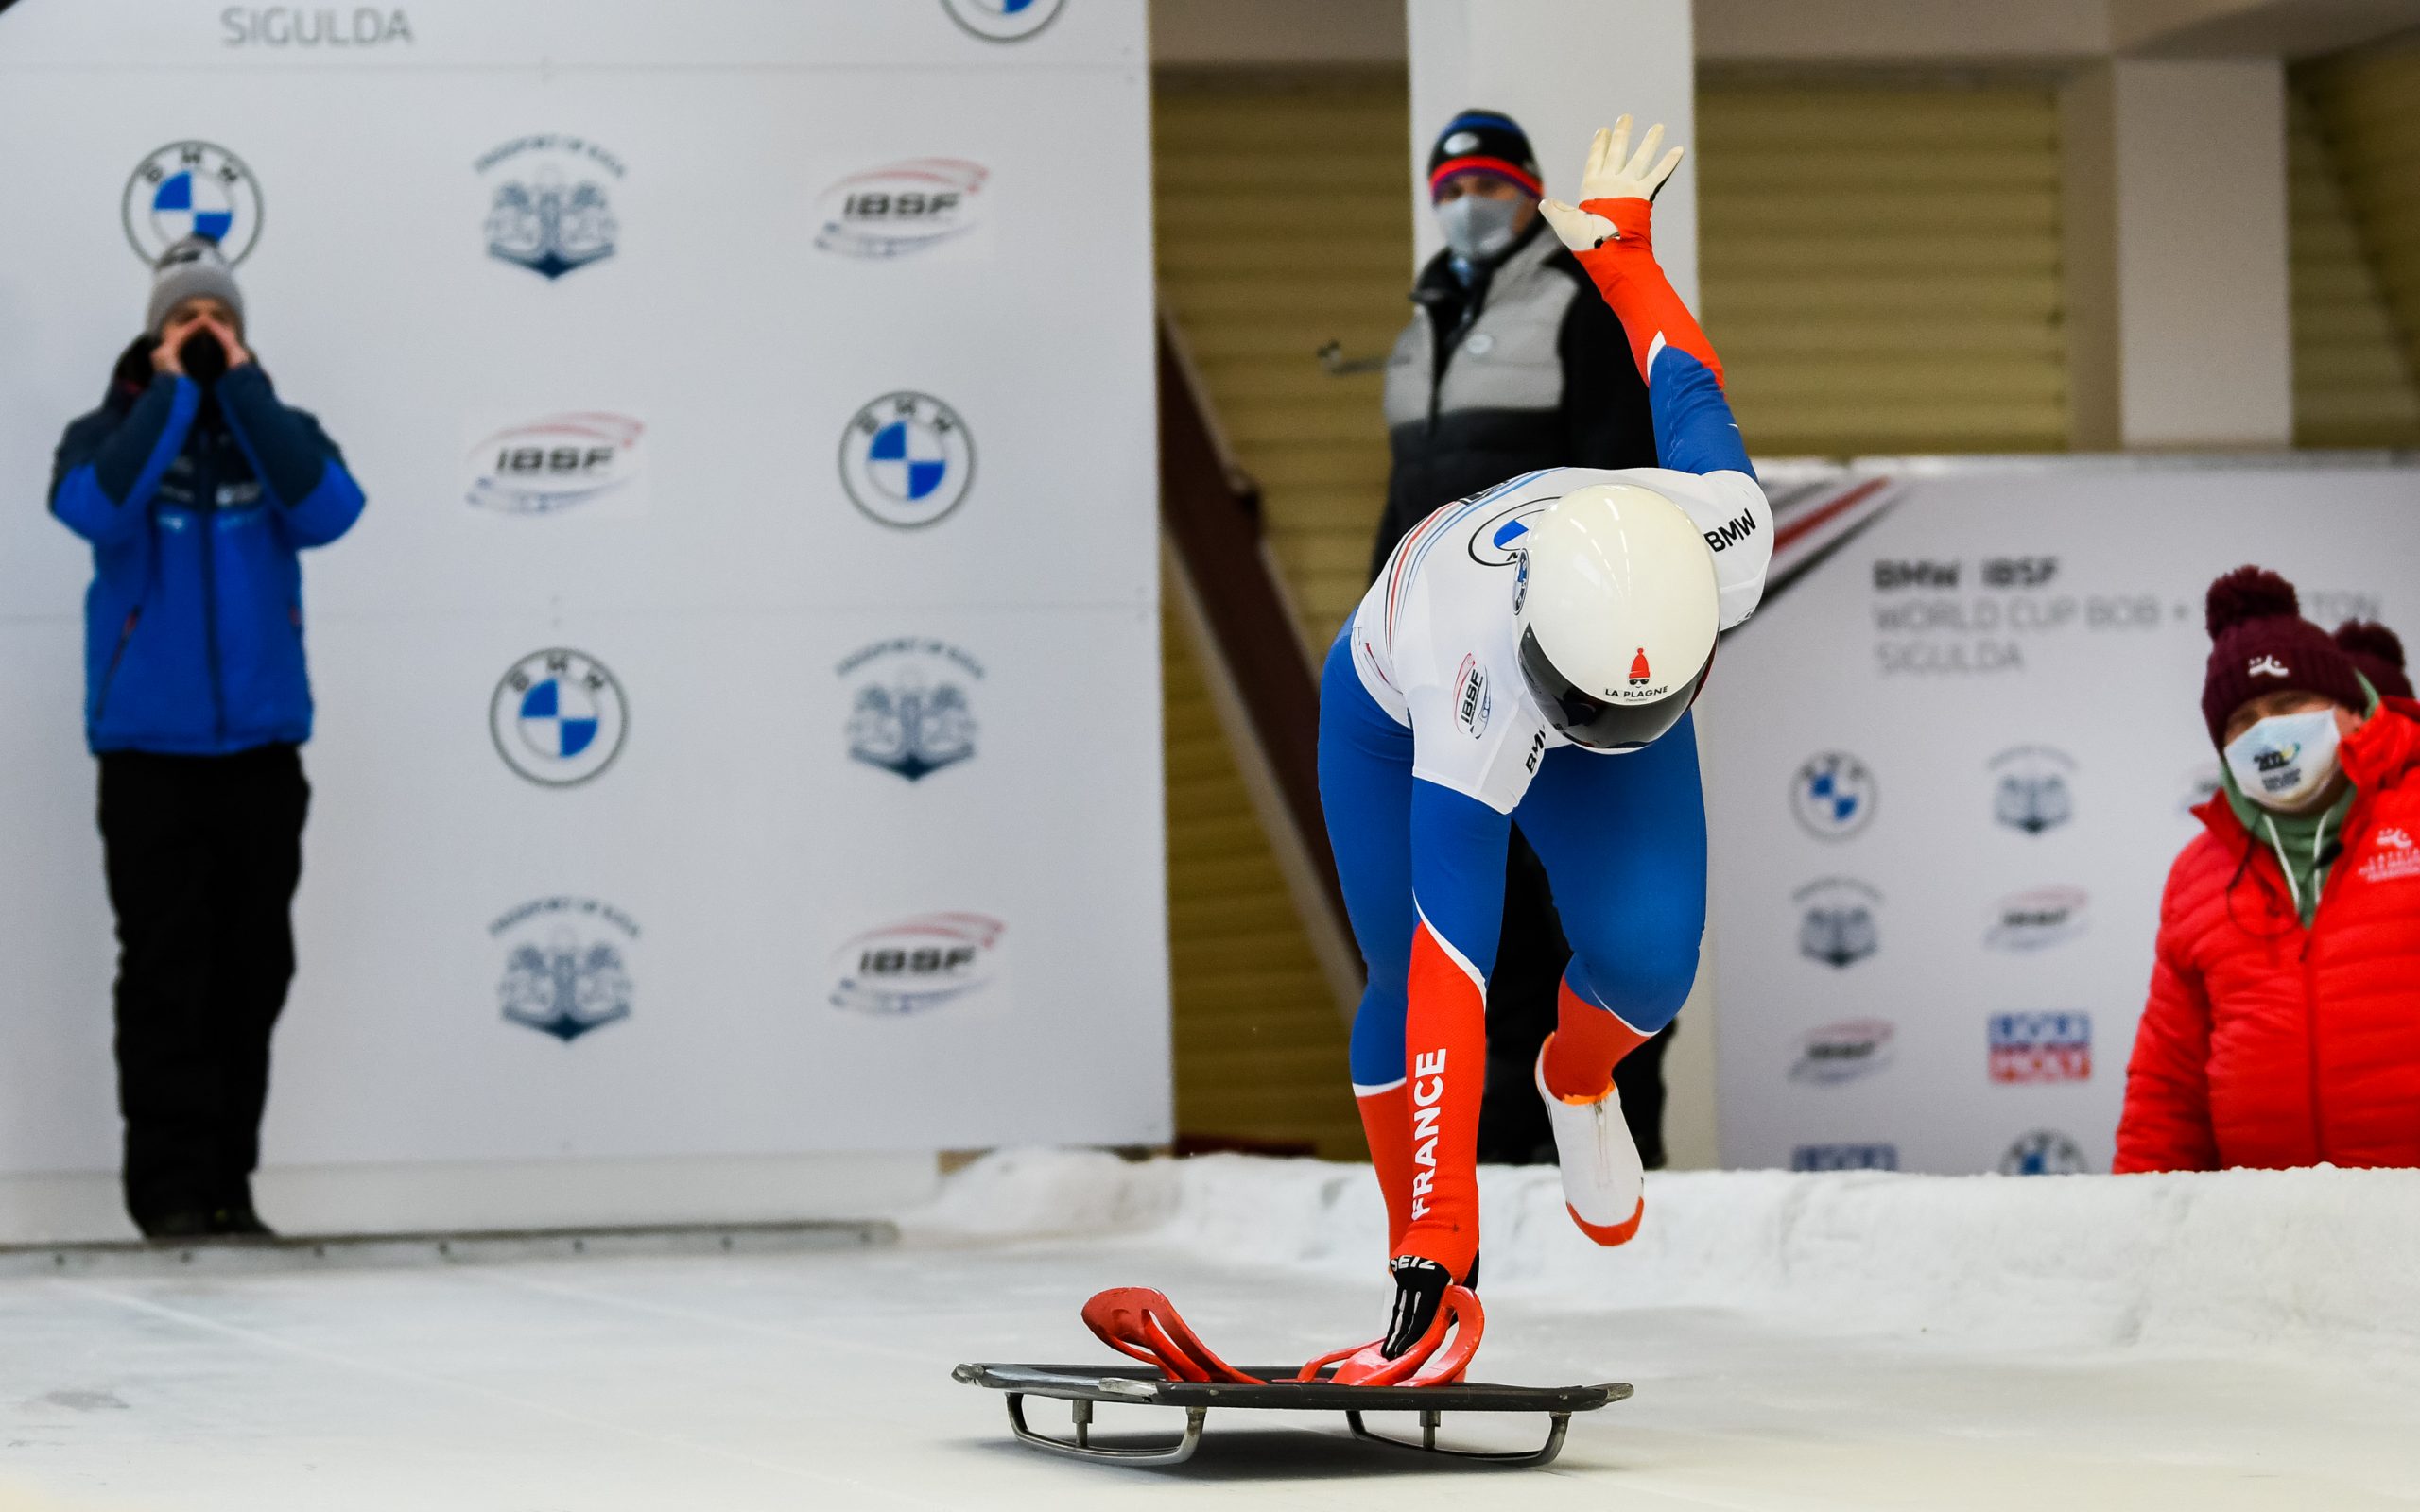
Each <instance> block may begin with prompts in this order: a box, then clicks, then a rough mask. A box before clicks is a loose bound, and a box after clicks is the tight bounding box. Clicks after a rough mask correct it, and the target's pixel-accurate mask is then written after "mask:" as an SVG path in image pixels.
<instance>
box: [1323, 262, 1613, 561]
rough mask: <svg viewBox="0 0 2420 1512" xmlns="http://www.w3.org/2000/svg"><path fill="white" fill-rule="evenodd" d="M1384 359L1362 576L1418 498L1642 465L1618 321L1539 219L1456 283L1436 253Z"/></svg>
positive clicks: (1429, 502)
mask: <svg viewBox="0 0 2420 1512" xmlns="http://www.w3.org/2000/svg"><path fill="white" fill-rule="evenodd" d="M1412 299H1413V300H1414V301H1417V302H1418V303H1419V304H1420V306H1421V308H1420V310H1419V311H1418V312H1417V313H1416V314H1414V315H1413V316H1412V318H1411V323H1410V324H1409V325H1407V326H1405V327H1404V329H1403V334H1402V335H1399V336H1397V337H1396V338H1395V346H1394V352H1393V354H1392V356H1391V357H1389V359H1388V362H1387V384H1386V416H1387V438H1388V441H1389V443H1390V445H1391V447H1392V451H1393V469H1392V472H1391V473H1390V474H1389V476H1388V479H1387V512H1386V519H1385V521H1384V523H1383V524H1381V525H1380V527H1379V531H1378V541H1377V543H1376V544H1377V550H1376V552H1375V553H1374V556H1373V558H1372V562H1373V565H1372V567H1371V572H1372V574H1373V575H1375V573H1376V572H1377V570H1378V568H1379V567H1380V566H1381V565H1383V564H1384V563H1385V561H1386V558H1387V554H1388V553H1389V552H1391V551H1392V550H1393V549H1394V543H1395V541H1398V540H1400V539H1401V538H1402V536H1403V534H1404V533H1405V532H1406V531H1408V530H1409V529H1410V528H1411V527H1412V526H1413V525H1415V524H1419V523H1420V521H1421V519H1422V518H1423V517H1424V516H1426V514H1428V512H1429V511H1430V510H1432V509H1435V508H1437V507H1439V506H1441V505H1445V504H1450V503H1452V502H1453V501H1454V500H1456V499H1461V498H1466V497H1468V496H1469V495H1471V494H1474V493H1477V492H1478V491H1479V490H1481V489H1486V488H1492V487H1494V486H1495V484H1498V483H1501V482H1503V481H1504V480H1505V479H1506V478H1510V477H1516V476H1518V475H1519V474H1521V473H1523V472H1533V471H1535V470H1537V469H1539V468H1547V467H1606V468H1618V467H1652V466H1654V465H1655V432H1654V423H1653V421H1652V420H1651V417H1650V415H1649V413H1648V408H1647V387H1646V385H1645V384H1644V383H1642V382H1640V380H1639V378H1638V373H1637V369H1636V368H1635V367H1634V365H1633V363H1632V359H1631V353H1630V346H1629V341H1628V338H1627V337H1626V336H1625V335H1623V332H1622V326H1621V321H1620V320H1619V319H1618V318H1616V316H1615V315H1614V313H1613V311H1612V310H1611V309H1609V308H1607V307H1606V305H1605V302H1604V301H1603V300H1602V299H1601V298H1600V297H1599V295H1598V293H1597V290H1596V288H1595V286H1594V285H1593V284H1591V283H1589V281H1588V275H1587V274H1586V273H1585V272H1583V271H1582V269H1581V266H1580V264H1579V262H1578V261H1577V260H1576V259H1574V258H1573V257H1572V255H1571V254H1570V253H1569V252H1567V251H1565V250H1564V247H1563V244H1562V243H1561V242H1560V241H1558V240H1556V239H1555V237H1554V235H1553V234H1552V232H1550V231H1549V230H1548V229H1547V226H1546V224H1545V222H1544V221H1543V220H1541V221H1539V222H1538V223H1536V225H1534V226H1533V228H1532V229H1531V232H1530V235H1529V236H1528V237H1526V238H1525V239H1524V240H1523V241H1522V243H1521V245H1520V246H1518V247H1516V248H1514V249H1513V251H1512V252H1511V253H1509V254H1507V255H1506V257H1505V258H1504V260H1503V261H1502V262H1501V263H1498V264H1496V265H1495V266H1494V267H1492V268H1489V269H1485V270H1482V272H1481V275H1480V276H1479V277H1478V279H1476V280H1474V282H1473V284H1472V286H1471V287H1469V288H1467V289H1466V288H1464V286H1463V284H1462V283H1461V280H1460V279H1459V278H1457V277H1456V276H1455V274H1454V271H1453V268H1452V266H1451V265H1450V263H1449V261H1448V259H1447V257H1446V255H1445V254H1443V253H1441V254H1439V255H1438V256H1437V257H1436V258H1434V259H1433V260H1431V261H1430V263H1429V264H1428V266H1427V267H1426V268H1424V269H1423V270H1422V272H1421V277H1420V282H1419V283H1418V285H1417V286H1416V287H1415V288H1414V289H1413V291H1412Z"/></svg>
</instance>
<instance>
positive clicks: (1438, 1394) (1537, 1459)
mask: <svg viewBox="0 0 2420 1512" xmlns="http://www.w3.org/2000/svg"><path fill="white" fill-rule="evenodd" d="M1293 1368H1294V1367H1292V1366H1267V1367H1253V1368H1252V1369H1251V1371H1250V1373H1251V1374H1253V1375H1257V1376H1262V1377H1276V1378H1279V1379H1274V1380H1268V1381H1267V1382H1266V1383H1264V1384H1257V1385H1236V1384H1232V1383H1226V1382H1218V1381H1206V1382H1205V1381H1168V1380H1166V1379H1164V1378H1163V1377H1162V1376H1161V1375H1160V1373H1159V1372H1158V1371H1157V1370H1155V1369H1153V1368H1151V1367H1150V1366H1098V1365H962V1366H959V1367H958V1368H957V1369H956V1370H955V1371H952V1372H951V1374H952V1376H953V1377H954V1378H955V1379H957V1380H959V1381H962V1382H964V1383H967V1384H968V1385H974V1386H988V1387H990V1388H991V1389H992V1390H994V1391H997V1392H1002V1393H1004V1394H1005V1395H1006V1396H1007V1398H1008V1405H1009V1427H1010V1428H1011V1430H1012V1431H1013V1432H1014V1433H1015V1434H1016V1435H1017V1437H1019V1438H1021V1439H1023V1440H1024V1441H1025V1442H1027V1443H1029V1444H1031V1445H1033V1446H1034V1447H1035V1448H1037V1449H1046V1450H1049V1451H1051V1452H1053V1453H1059V1454H1068V1455H1072V1456H1074V1457H1076V1458H1078V1459H1090V1460H1103V1461H1107V1462H1109V1463H1111V1464H1117V1465H1182V1464H1184V1462H1185V1461H1186V1460H1189V1459H1191V1458H1192V1457H1193V1452H1194V1451H1195V1450H1197V1449H1200V1448H1201V1432H1202V1426H1203V1423H1204V1421H1205V1419H1207V1418H1208V1417H1209V1416H1210V1409H1211V1408H1213V1407H1234V1408H1264V1409H1266V1408H1286V1409H1291V1410H1294V1411H1310V1412H1341V1413H1343V1414H1344V1421H1345V1424H1346V1426H1347V1427H1349V1428H1351V1429H1352V1431H1353V1436H1354V1437H1356V1438H1359V1439H1365V1440H1367V1441H1368V1442H1371V1443H1374V1444H1390V1445H1392V1446H1394V1447H1395V1448H1397V1449H1409V1450H1413V1451H1425V1452H1429V1453H1435V1454H1443V1455H1448V1456H1451V1457H1452V1458H1455V1459H1465V1460H1480V1461H1485V1462H1489V1463H1493V1464H1497V1465H1544V1464H1547V1463H1548V1462H1549V1461H1551V1460H1552V1459H1553V1458H1554V1457H1555V1456H1556V1455H1557V1454H1559V1453H1561V1452H1563V1439H1564V1433H1565V1431H1567V1430H1568V1429H1569V1427H1570V1426H1571V1415H1572V1414H1573V1413H1579V1412H1594V1411H1596V1410H1597V1409H1598V1408H1599V1407H1602V1406H1604V1405H1606V1404H1607V1403H1609V1402H1616V1401H1619V1400H1622V1399H1623V1398H1625V1397H1627V1396H1629V1395H1630V1394H1631V1388H1630V1386H1629V1385H1628V1384H1627V1383H1622V1382H1609V1383H1605V1384H1602V1385H1593V1386H1501V1385H1488V1384H1479V1383H1453V1384H1450V1385H1433V1386H1340V1385H1338V1384H1336V1383H1334V1382H1333V1381H1330V1380H1327V1379H1325V1378H1322V1379H1321V1380H1317V1381H1293V1380H1287V1379H1283V1378H1285V1377H1287V1376H1289V1375H1291V1374H1292V1372H1293ZM1028 1397H1049V1398H1054V1399H1057V1400H1063V1401H1065V1402H1067V1403H1068V1404H1069V1408H1070V1411H1071V1412H1072V1414H1073V1416H1074V1434H1075V1436H1074V1437H1073V1438H1053V1437H1051V1436H1050V1435H1047V1434H1043V1433H1039V1432H1036V1431H1035V1429H1034V1428H1033V1427H1032V1425H1031V1424H1029V1422H1027V1420H1026V1413H1025V1399H1026V1398H1028ZM1097 1401H1105V1402H1113V1403H1116V1404H1119V1405H1124V1406H1145V1407H1176V1408H1181V1409H1183V1411H1184V1433H1183V1434H1182V1435H1180V1436H1179V1437H1178V1438H1177V1439H1176V1440H1175V1441H1174V1442H1173V1443H1162V1444H1153V1445H1146V1446H1141V1447H1130V1446H1125V1445H1107V1444H1096V1443H1094V1442H1093V1441H1092V1422H1093V1403H1095V1402H1097ZM1375 1412H1410V1413H1417V1414H1418V1415H1419V1418H1420V1442H1418V1443H1416V1444H1415V1443H1412V1442H1410V1441H1409V1440H1406V1439H1401V1438H1394V1437H1391V1436H1389V1435H1385V1434H1381V1433H1376V1432H1374V1431H1373V1430H1372V1429H1371V1428H1370V1426H1369V1425H1368V1423H1366V1422H1365V1421H1364V1420H1363V1417H1364V1415H1365V1414H1368V1413H1375ZM1449 1412H1455V1413H1473V1412H1476V1413H1543V1414H1544V1415H1546V1417H1547V1441H1546V1443H1545V1444H1543V1445H1542V1446H1540V1447H1539V1448H1537V1449H1534V1450H1515V1451H1513V1452H1482V1451H1477V1450H1461V1449H1443V1448H1440V1447H1438V1443H1437V1429H1438V1426H1439V1424H1440V1422H1441V1421H1442V1420H1443V1417H1444V1415H1445V1414H1446V1413H1449Z"/></svg>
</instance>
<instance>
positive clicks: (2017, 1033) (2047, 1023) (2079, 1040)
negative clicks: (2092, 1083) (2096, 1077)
mask: <svg viewBox="0 0 2420 1512" xmlns="http://www.w3.org/2000/svg"><path fill="white" fill-rule="evenodd" d="M1990 1032H1991V1074H1992V1080H1994V1081H2000V1082H2027V1081H2089V1080H2091V1079H2092V1015H2091V1014H2089V1013H1995V1014H1993V1015H1992V1017H1991V1022H1990Z"/></svg>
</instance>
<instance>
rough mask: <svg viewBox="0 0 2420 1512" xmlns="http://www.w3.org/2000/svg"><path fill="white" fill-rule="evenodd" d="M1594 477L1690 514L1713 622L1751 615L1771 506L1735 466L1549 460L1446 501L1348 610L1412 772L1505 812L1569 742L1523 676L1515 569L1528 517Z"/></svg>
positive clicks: (1363, 672) (1368, 680)
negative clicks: (1713, 602)
mask: <svg viewBox="0 0 2420 1512" xmlns="http://www.w3.org/2000/svg"><path fill="white" fill-rule="evenodd" d="M1600 483H1627V484H1633V485H1635V486H1637V487H1640V488H1645V489H1651V490H1654V491H1655V492H1657V493H1659V494H1662V495H1663V496H1664V497H1665V498H1667V499H1669V500H1671V501H1672V502H1673V503H1674V504H1677V505H1679V506H1680V507H1681V508H1682V509H1683V510H1685V511H1686V512H1687V514H1688V516H1689V518H1690V519H1691V520H1693V521H1695V522H1696V524H1697V526H1698V529H1699V530H1700V532H1702V533H1703V535H1704V537H1705V540H1706V544H1707V546H1708V547H1710V548H1711V549H1712V551H1713V553H1714V564H1715V580H1716V582H1717V584H1718V585H1719V586H1720V591H1721V627H1722V628H1723V629H1726V630H1727V629H1730V628H1731V627H1734V626H1736V625H1737V624H1739V623H1740V622H1741V621H1742V620H1745V619H1746V618H1747V617H1748V616H1749V615H1750V614H1751V613H1753V612H1754V611H1755V608H1756V601H1757V599H1758V598H1759V597H1760V596H1761V595H1762V594H1763V593H1764V587H1765V568H1766V565H1767V563H1768V562H1769V561H1770V560H1771V559H1772V534H1773V533H1772V507H1771V506H1770V505H1768V504H1767V503H1766V502H1765V492H1764V490H1763V489H1761V488H1760V487H1758V486H1757V483H1756V480H1755V478H1754V477H1753V476H1751V475H1750V474H1748V473H1747V472H1738V471H1734V470H1731V469H1727V468H1726V469H1723V470H1720V471H1717V472H1703V473H1698V472H1675V471H1673V470H1672V469H1670V468H1625V469H1622V470H1619V471H1610V472H1609V471H1605V470H1602V469H1597V468H1579V467H1558V468H1547V469H1546V470H1544V471H1542V472H1530V473H1525V474H1523V475H1522V476H1520V477H1517V478H1512V479H1509V480H1508V481H1506V482H1503V483H1499V484H1497V485H1496V486H1495V488H1492V489H1490V490H1487V491H1486V492H1484V493H1478V494H1474V495H1473V496H1472V497H1470V498H1467V499H1464V500H1462V501H1461V503H1459V504H1449V505H1446V506H1445V507H1443V508H1440V509H1438V510H1437V511H1435V512H1434V513H1432V514H1430V515H1429V516H1428V518H1427V519H1426V520H1424V521H1422V522H1421V523H1420V524H1418V525H1417V526H1415V527H1414V528H1413V529H1412V531H1411V533H1410V534H1409V535H1407V536H1406V537H1404V539H1403V541H1402V542H1401V543H1400V544H1398V545H1397V546H1396V547H1395V550H1394V555H1393V556H1392V557H1390V558H1387V565H1386V570H1385V571H1384V572H1382V573H1381V574H1379V575H1378V580H1377V581H1376V582H1374V583H1373V584H1371V585H1370V591H1369V592H1368V593H1365V594H1363V595H1362V598H1361V603H1360V606H1359V607H1358V608H1357V609H1356V610H1354V613H1353V627H1352V645H1353V669H1354V670H1355V671H1356V672H1357V673H1359V674H1360V677H1361V686H1362V687H1363V688H1364V689H1366V690H1368V692H1369V695H1370V696H1371V697H1372V698H1373V699H1374V700H1376V702H1377V705H1378V707H1379V708H1380V709H1383V710H1384V711H1386V713H1388V714H1389V715H1391V716H1392V718H1393V719H1394V721H1395V722H1396V723H1397V724H1400V725H1405V726H1408V727H1409V729H1410V730H1411V733H1412V768H1411V770H1412V775H1413V776H1414V777H1416V778H1419V779H1421V780H1423V781H1425V782H1434V783H1436V784H1437V785H1438V786H1440V787H1445V788H1450V789H1452V790H1453V791H1455V792H1457V793H1461V794H1463V795H1465V796H1466V797H1469V798H1474V799H1478V801H1479V802H1481V803H1484V804H1486V805H1487V806H1488V807H1489V808H1492V809H1494V810H1495V811H1496V812H1497V813H1499V814H1510V813H1512V812H1513V809H1514V808H1515V807H1516V806H1518V805H1519V803H1520V801H1521V796H1522V794H1524V793H1525V792H1527V791H1528V790H1529V786H1530V778H1532V777H1534V776H1535V775H1537V770H1538V762H1539V760H1540V759H1541V758H1542V757H1543V756H1544V755H1545V753H1546V752H1547V751H1548V750H1551V749H1553V748H1554V747H1558V746H1566V745H1569V744H1570V742H1569V741H1568V740H1566V739H1564V736H1563V734H1562V733H1561V732H1560V731H1559V730H1556V729H1555V727H1554V726H1553V725H1552V724H1551V723H1550V722H1548V720H1547V716H1546V713H1544V711H1542V710H1540V709H1539V708H1538V706H1537V700H1536V699H1534V698H1532V697H1531V696H1530V690H1529V685H1528V683H1527V682H1526V681H1525V680H1524V679H1523V678H1522V676H1521V665H1520V661H1519V656H1518V634H1519V631H1518V627H1517V626H1516V624H1515V621H1514V615H1513V594H1514V592H1515V588H1516V585H1517V580H1518V576H1519V575H1518V574H1517V573H1516V572H1515V571H1514V568H1515V565H1516V563H1517V562H1518V560H1519V553H1520V550H1521V538H1522V536H1523V535H1525V534H1526V533H1527V532H1528V530H1529V524H1528V522H1529V521H1530V519H1531V518H1532V517H1534V516H1536V515H1538V514H1540V513H1542V512H1544V511H1545V510H1546V509H1547V507H1549V506H1550V505H1552V504H1553V503H1554V502H1555V501H1556V500H1557V499H1560V498H1561V497H1563V496H1564V494H1566V493H1569V492H1571V491H1573V490H1577V489H1582V488H1587V487H1589V486H1591V485H1594V484H1600Z"/></svg>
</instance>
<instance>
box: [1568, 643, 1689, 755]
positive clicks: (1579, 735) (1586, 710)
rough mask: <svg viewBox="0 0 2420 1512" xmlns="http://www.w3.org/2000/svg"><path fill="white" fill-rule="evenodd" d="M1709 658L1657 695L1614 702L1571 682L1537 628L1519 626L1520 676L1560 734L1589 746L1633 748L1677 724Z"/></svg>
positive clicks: (1643, 744)
mask: <svg viewBox="0 0 2420 1512" xmlns="http://www.w3.org/2000/svg"><path fill="white" fill-rule="evenodd" d="M1713 662H1714V658H1713V657H1711V656H1708V657H1707V658H1706V660H1705V662H1703V663H1701V664H1700V665H1699V667H1698V669H1697V670H1696V671H1695V672H1692V673H1690V674H1689V678H1688V680H1687V681H1685V682H1683V683H1681V684H1679V685H1678V686H1676V687H1674V688H1673V689H1672V691H1671V692H1669V693H1668V694H1666V695H1665V696H1663V697H1661V698H1642V699H1639V700H1637V701H1636V702H1619V701H1616V700H1614V699H1610V698H1599V697H1598V696H1596V695H1595V694H1592V693H1590V692H1588V691H1587V690H1586V689H1584V688H1581V687H1577V686H1575V685H1574V684H1573V683H1572V681H1571V679H1568V678H1566V677H1564V675H1563V674H1562V673H1561V672H1559V671H1557V670H1555V664H1554V663H1553V662H1550V661H1548V660H1547V654H1546V651H1545V650H1544V649H1543V648H1542V647H1540V646H1539V644H1538V634H1537V631H1535V630H1533V629H1530V628H1528V627H1523V629H1522V631H1521V680H1523V681H1524V682H1527V683H1528V684H1529V685H1530V696H1531V697H1533V698H1535V699H1537V701H1538V707H1539V708H1540V709H1541V710H1543V711H1545V713H1546V716H1547V723H1549V724H1551V725H1553V726H1554V728H1555V729H1557V730H1561V731H1563V734H1564V739H1566V740H1568V741H1570V742H1571V743H1572V744H1573V745H1575V746H1585V747H1588V748H1589V749H1590V750H1637V749H1639V748H1640V747H1644V746H1646V745H1648V744H1649V743H1650V742H1651V741H1653V740H1654V739H1655V738H1656V737H1657V736H1659V735H1661V734H1663V733H1664V732H1665V731H1666V730H1669V729H1671V728H1672V727H1673V726H1674V725H1677V724H1679V723H1680V722H1681V716H1682V715H1683V714H1685V713H1688V712H1689V705H1690V704H1691V703H1693V702H1695V701H1696V700H1697V696H1698V684H1699V683H1701V682H1703V680H1704V679H1705V672H1706V667H1708V666H1711V665H1712V664H1713Z"/></svg>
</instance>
